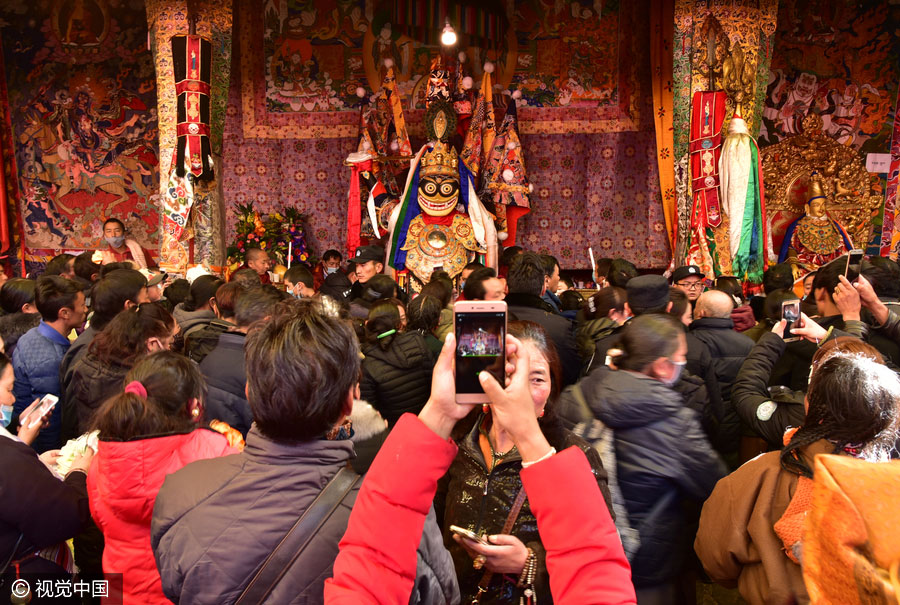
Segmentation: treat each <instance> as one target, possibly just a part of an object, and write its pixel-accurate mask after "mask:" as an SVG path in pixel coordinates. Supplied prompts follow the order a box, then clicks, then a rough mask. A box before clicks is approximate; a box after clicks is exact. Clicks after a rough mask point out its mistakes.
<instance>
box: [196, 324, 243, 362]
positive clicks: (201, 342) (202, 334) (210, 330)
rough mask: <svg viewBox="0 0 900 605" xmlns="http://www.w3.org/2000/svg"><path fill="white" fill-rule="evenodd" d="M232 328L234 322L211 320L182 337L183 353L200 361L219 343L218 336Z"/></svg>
mask: <svg viewBox="0 0 900 605" xmlns="http://www.w3.org/2000/svg"><path fill="white" fill-rule="evenodd" d="M232 328H234V323H233V322H230V321H228V320H227V319H214V320H212V321H211V322H209V325H206V326H203V327H201V328H198V329H196V330H194V331H193V332H191V334H190V336H188V337H187V338H185V339H184V354H185V355H186V356H187V357H189V358H190V359H192V360H193V361H196V362H197V363H200V362H201V361H203V360H204V359H205V358H206V356H207V355H209V353H210V351H212V350H213V349H215V348H216V345H217V344H219V337H220V336H221V335H222V334H224V333H225V332H227V331H228V330H231V329H232Z"/></svg>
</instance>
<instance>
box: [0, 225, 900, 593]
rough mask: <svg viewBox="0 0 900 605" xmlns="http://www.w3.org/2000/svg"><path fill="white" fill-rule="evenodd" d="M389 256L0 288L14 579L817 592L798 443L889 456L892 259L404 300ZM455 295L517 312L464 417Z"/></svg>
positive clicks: (99, 275) (250, 587)
mask: <svg viewBox="0 0 900 605" xmlns="http://www.w3.org/2000/svg"><path fill="white" fill-rule="evenodd" d="M109 226H110V227H111V229H110V235H109V236H108V238H110V239H111V241H110V247H111V249H112V250H118V251H119V253H120V254H124V252H125V251H126V250H127V249H128V247H127V246H126V243H125V242H124V240H122V241H119V239H116V238H119V237H121V236H122V234H121V233H118V232H117V231H116V230H115V227H117V225H115V224H111V225H109ZM114 231H115V232H114ZM132 252H133V253H136V252H135V251H132ZM107 257H108V258H107ZM383 258H384V251H383V250H382V249H381V248H378V247H377V246H363V247H360V248H359V249H357V250H356V253H355V255H354V256H352V257H350V258H349V259H347V262H346V265H344V262H343V258H342V257H341V255H340V253H338V252H337V251H334V250H330V251H328V252H326V253H325V255H324V256H323V259H322V261H321V262H320V263H318V264H317V265H316V266H315V267H308V266H306V265H302V264H298V265H294V266H292V267H291V268H290V269H288V270H287V271H286V272H285V273H284V274H283V275H279V276H278V279H275V280H272V279H271V275H270V269H271V261H270V259H269V257H268V254H267V253H266V252H265V251H264V250H252V251H250V252H249V253H248V255H247V259H246V260H247V262H246V264H245V266H244V267H242V268H241V269H239V270H238V271H236V272H234V273H233V274H232V275H231V276H230V279H229V280H228V281H225V280H223V279H222V278H220V277H218V276H215V275H201V276H199V277H196V278H195V279H193V280H192V281H191V282H188V281H187V280H183V279H179V280H169V279H167V278H166V276H165V275H164V274H162V273H159V272H156V271H153V270H151V269H148V268H146V267H139V266H137V265H136V264H135V263H133V262H132V260H130V259H127V258H125V259H124V260H123V258H120V257H119V256H115V255H113V254H112V253H110V254H107V255H106V257H104V258H103V259H102V260H103V261H104V263H105V264H99V263H95V262H94V259H92V257H91V255H90V254H89V253H86V255H81V256H78V257H72V256H69V255H60V256H58V257H56V258H54V259H53V260H52V261H51V262H50V263H48V265H47V267H46V269H45V271H44V273H43V274H42V275H40V276H38V277H36V279H23V278H15V279H9V280H7V281H6V282H5V283H3V285H2V287H0V307H2V311H3V315H2V316H0V339H2V344H3V347H4V348H5V353H0V383H2V384H0V406H2V411H3V414H2V424H3V426H4V427H5V428H3V429H0V432H2V436H0V448H2V452H3V464H2V465H0V489H2V490H3V494H4V497H3V499H2V501H0V565H3V567H2V568H0V572H2V582H3V584H2V585H3V587H4V588H3V589H4V590H7V589H8V588H9V586H10V585H11V583H12V582H14V581H15V580H16V579H26V580H27V579H29V578H33V577H37V576H36V575H35V574H48V573H51V574H56V576H57V577H61V578H100V577H103V574H107V575H109V574H122V576H121V581H120V582H119V584H118V585H117V586H116V590H117V591H120V592H121V594H122V596H123V598H124V602H126V603H166V602H170V601H172V602H176V603H179V602H181V603H251V602H252V603H261V602H271V603H321V602H328V603H345V602H346V603H422V604H439V603H460V602H464V603H509V604H511V605H515V604H525V603H527V604H530V605H534V604H535V603H552V602H554V601H555V602H569V603H635V602H636V603H640V604H648V605H654V604H666V603H672V604H676V603H677V604H682V603H694V602H697V590H698V588H697V587H698V586H702V585H704V584H706V585H711V584H712V583H718V584H720V585H721V586H722V589H721V590H722V591H727V590H735V591H737V593H739V594H740V597H737V596H735V597H734V598H735V599H737V598H743V599H745V600H746V601H747V602H750V603H753V604H756V603H759V604H764V603H765V604H782V603H783V604H788V603H805V602H809V601H810V592H809V591H808V590H807V584H806V583H805V579H804V568H805V566H806V564H807V561H805V560H804V550H803V545H804V542H805V540H806V537H807V532H810V531H817V530H818V529H821V528H819V527H818V526H817V527H816V528H812V529H811V528H810V527H808V525H807V524H805V523H804V520H805V519H806V517H807V516H808V515H809V514H810V513H811V509H812V507H813V504H812V502H813V500H814V498H813V496H812V494H813V491H814V489H816V487H815V486H816V478H817V472H816V468H817V459H816V456H818V455H821V454H825V455H839V456H845V457H851V458H855V459H859V460H863V461H867V462H869V463H883V462H888V461H889V460H890V459H891V458H892V457H894V456H895V455H896V454H897V448H896V445H897V443H898V439H900V416H898V406H900V378H898V375H897V371H898V370H897V368H898V364H900V315H898V310H900V266H898V265H897V264H896V263H894V262H893V261H890V260H889V259H884V258H872V259H868V260H866V261H865V262H864V263H863V264H862V269H861V273H860V274H859V275H857V274H855V273H853V272H852V271H851V272H848V271H847V264H846V263H844V264H843V265H842V264H841V263H840V262H833V263H830V264H829V265H826V266H825V267H822V268H820V269H819V270H818V271H817V272H816V273H815V274H814V275H813V276H812V277H811V278H809V279H807V280H804V281H803V282H801V284H798V285H797V286H796V287H797V288H798V292H797V293H796V294H795V292H794V288H795V281H794V276H793V274H792V271H791V267H790V265H786V264H785V265H774V266H772V267H770V268H769V269H768V271H767V272H766V274H765V278H764V282H763V291H762V292H760V293H759V294H757V295H754V296H752V297H748V296H747V293H746V292H745V289H744V287H743V284H741V282H740V281H739V280H737V279H735V278H732V277H727V276H720V277H718V278H716V279H712V278H711V276H706V275H704V274H703V273H702V272H701V270H700V269H699V268H697V267H694V266H684V267H678V268H676V269H675V270H674V271H673V273H672V275H671V277H670V278H669V279H667V278H666V277H664V276H661V275H656V274H641V272H639V271H638V269H637V268H636V267H635V266H634V265H633V264H632V263H630V262H628V261H627V260H624V259H621V258H618V259H600V260H599V261H598V262H597V264H596V268H595V271H594V276H593V277H594V279H595V281H596V285H597V288H596V290H595V291H594V292H593V293H589V294H590V295H589V296H587V297H585V296H584V294H583V293H582V292H583V291H579V290H576V289H575V288H573V287H572V281H571V279H570V278H569V277H567V276H566V275H561V274H560V265H559V262H558V261H557V259H555V258H553V257H552V256H548V255H541V254H537V253H535V252H530V251H526V250H522V249H521V248H516V247H511V248H507V249H506V250H505V251H504V252H503V254H502V256H501V259H500V268H499V270H498V271H495V270H494V269H492V268H489V267H484V266H482V265H481V264H479V263H477V262H473V263H471V264H469V265H468V266H466V268H465V270H464V271H463V273H462V275H461V276H460V278H459V279H458V280H453V279H451V278H450V276H449V275H447V274H446V273H444V272H442V271H436V272H435V273H434V274H433V275H432V276H431V279H430V281H429V282H428V283H426V284H424V285H422V287H421V288H420V291H418V292H407V291H406V290H405V289H403V288H401V287H400V286H399V285H398V284H397V282H395V281H394V280H393V279H392V278H391V277H389V276H388V275H386V274H385V273H384V270H385V267H384V265H383ZM139 264H140V263H138V265H139ZM345 267H346V268H345ZM272 282H276V283H272ZM277 282H281V283H280V284H279V283H277ZM807 282H808V283H807ZM800 285H802V286H803V292H802V294H801V293H800V292H799V289H800ZM795 299H799V304H800V305H801V309H802V313H801V315H800V317H801V321H799V322H793V323H792V324H790V325H788V324H787V323H786V322H785V321H784V320H783V319H782V317H781V311H782V306H783V303H785V302H789V301H792V300H795ZM459 300H485V301H498V300H505V302H506V305H507V308H508V330H507V336H506V339H507V340H506V345H505V348H506V352H507V360H506V380H505V383H498V382H497V380H496V379H495V378H494V377H493V376H491V375H489V373H487V372H483V373H482V374H481V375H480V376H479V380H480V382H481V386H482V387H483V389H484V391H485V393H486V394H487V396H488V398H489V399H490V404H486V405H484V406H481V405H478V406H471V405H460V404H457V403H456V398H455V382H454V359H455V351H456V340H455V335H454V333H453V307H454V304H455V303H456V301H459ZM48 395H50V396H53V397H51V398H49V399H48V397H47V396H48ZM54 398H55V400H54ZM54 401H55V403H54ZM864 475H865V473H864V472H863V473H862V476H864ZM884 506H895V505H894V504H893V502H885V503H884ZM821 531H825V530H824V529H823V530H821ZM827 538H828V536H825V538H822V539H827ZM69 541H71V544H72V546H71V547H70V545H69ZM817 544H818V542H817ZM815 552H816V553H817V554H816V556H821V554H820V553H821V551H820V550H816V551H815ZM867 556H869V560H870V562H871V563H872V565H873V566H874V567H876V568H877V567H882V568H884V569H887V567H888V566H889V565H888V564H886V563H884V562H883V561H881V560H878V556H879V555H878V553H875V554H871V553H869V555H867ZM888 575H889V574H888ZM872 586H874V588H872V587H870V588H871V589H872V590H873V591H876V592H877V590H881V591H882V592H883V594H885V595H891V594H893V590H894V589H893V588H891V583H890V580H889V579H885V580H883V581H882V580H878V581H873V584H872ZM818 590H819V588H817V591H818ZM737 593H735V595H736V594H737ZM816 594H820V592H817V593H816ZM873 594H874V593H873ZM879 594H881V593H879ZM32 596H33V597H36V600H35V602H40V597H41V595H40V594H33V595H32ZM729 602H732V601H729ZM734 602H737V601H734ZM872 602H881V601H872ZM885 602H888V601H885Z"/></svg>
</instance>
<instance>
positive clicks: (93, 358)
mask: <svg viewBox="0 0 900 605" xmlns="http://www.w3.org/2000/svg"><path fill="white" fill-rule="evenodd" d="M130 369H131V365H125V364H123V363H120V362H119V361H116V360H110V361H105V360H101V359H100V358H99V357H97V355H96V354H94V352H93V351H90V350H88V352H87V353H86V354H85V355H84V357H82V358H81V359H79V360H78V361H77V362H76V363H75V365H74V366H72V374H71V380H70V381H69V384H68V385H67V386H66V390H65V394H64V402H65V406H66V409H67V410H70V411H71V412H73V413H74V416H75V418H76V419H77V423H76V424H75V425H74V426H73V427H72V428H73V429H74V433H73V434H70V435H63V441H64V442H65V440H67V439H74V438H76V437H78V436H80V435H82V434H83V433H85V432H87V431H88V430H89V429H90V423H91V419H92V417H93V415H94V412H96V411H97V408H99V407H100V405H101V404H102V403H103V402H104V401H106V400H107V399H109V398H110V397H112V396H113V395H115V394H116V393H119V392H121V391H122V388H123V387H124V384H123V383H122V382H123V380H124V379H125V374H127V373H128V370H130Z"/></svg>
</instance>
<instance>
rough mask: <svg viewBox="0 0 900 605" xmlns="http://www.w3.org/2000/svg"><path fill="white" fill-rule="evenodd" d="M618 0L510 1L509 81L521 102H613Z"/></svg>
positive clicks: (547, 104) (554, 104)
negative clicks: (512, 45)
mask: <svg viewBox="0 0 900 605" xmlns="http://www.w3.org/2000/svg"><path fill="white" fill-rule="evenodd" d="M618 4H619V3H618V2H617V1H609V0H607V1H605V2H601V1H600V0H572V1H570V2H556V1H554V0H527V1H520V2H516V19H517V23H518V24H519V25H518V27H517V31H516V43H517V57H516V68H515V73H514V75H513V77H512V86H511V87H512V88H515V89H517V90H520V91H522V99H523V101H524V104H525V105H530V106H536V107H597V106H598V105H601V104H607V103H610V102H615V100H616V93H617V88H618V73H619V31H618V30H619V20H618V10H619V6H618ZM601 8H602V10H601Z"/></svg>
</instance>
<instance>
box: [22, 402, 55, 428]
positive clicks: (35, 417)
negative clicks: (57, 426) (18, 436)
mask: <svg viewBox="0 0 900 605" xmlns="http://www.w3.org/2000/svg"><path fill="white" fill-rule="evenodd" d="M58 402H59V397H57V396H56V395H52V394H50V393H47V394H46V395H44V396H43V397H41V400H40V401H39V402H38V404H37V405H36V406H35V407H34V409H33V410H32V411H31V413H30V414H29V415H28V419H29V420H30V422H29V423H28V428H30V429H33V428H34V427H36V426H37V425H39V424H40V423H41V422H43V421H44V416H46V415H47V413H48V412H49V411H50V410H52V409H53V408H54V407H56V404H57V403H58Z"/></svg>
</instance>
